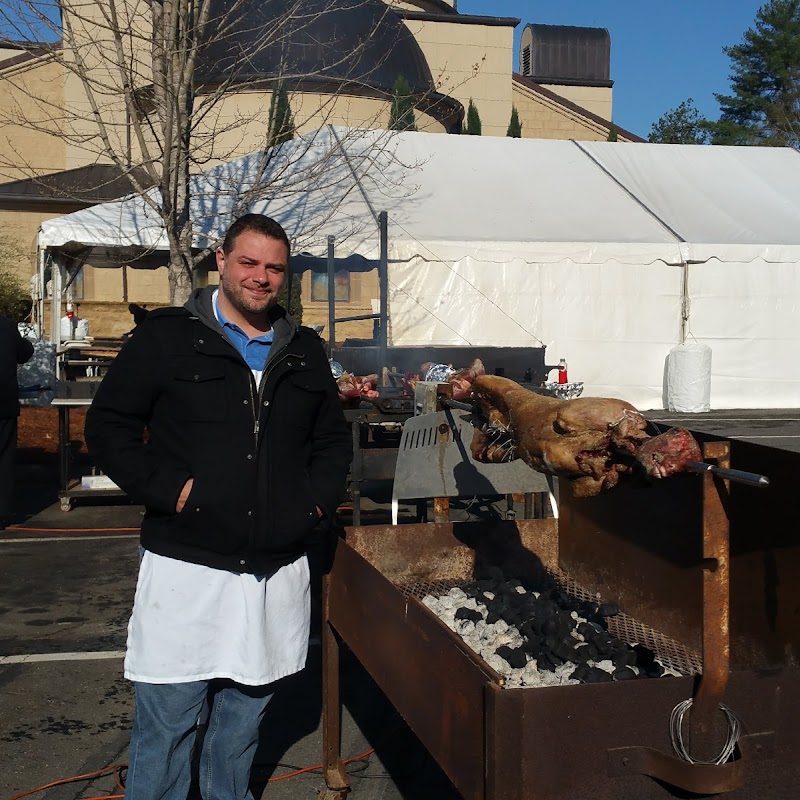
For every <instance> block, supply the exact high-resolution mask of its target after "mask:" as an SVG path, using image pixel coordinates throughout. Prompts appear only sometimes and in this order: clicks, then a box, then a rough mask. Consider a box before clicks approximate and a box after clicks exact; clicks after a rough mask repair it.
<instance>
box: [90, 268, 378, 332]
mask: <svg viewBox="0 0 800 800" xmlns="http://www.w3.org/2000/svg"><path fill="white" fill-rule="evenodd" d="M218 280H219V276H218V274H217V273H216V272H209V273H208V276H207V280H206V281H204V282H205V283H207V284H210V285H213V284H216V283H218ZM127 281H128V299H127V301H124V300H123V283H122V270H121V269H113V268H108V267H93V266H91V265H86V266H84V274H83V293H84V297H83V299H82V300H79V301H76V305H77V314H78V316H79V317H81V318H85V319H88V320H89V333H90V335H91V336H94V337H100V338H103V337H117V336H121V335H122V334H123V333H126V332H127V331H129V330H130V329H131V328H132V327H133V322H132V317H131V315H130V312H129V311H128V303H138V304H139V305H143V306H146V307H147V308H157V307H159V306H163V305H168V304H169V287H168V284H167V270H166V267H162V268H158V269H134V268H132V267H129V268H128V269H127ZM301 292H302V294H301V297H302V303H303V324H304V325H325V326H326V328H327V325H328V303H327V302H319V301H312V300H311V273H310V272H304V273H303V275H302V277H301ZM378 297H379V288H378V273H377V271H376V270H372V271H371V272H356V273H351V275H350V302H349V303H345V302H339V303H337V306H336V313H337V316H351V315H352V316H358V315H361V314H370V313H372V303H371V300H372V299H373V298H374V299H376V300H377V298H378ZM322 336H323V338H324V339H326V338H327V330H326V331H324V332H323V334H322ZM371 336H372V322H371V321H369V320H367V321H359V322H347V323H342V324H340V325H337V326H336V339H337V341H340V342H341V341H343V340H344V339H346V338H348V337H354V338H369V337H371Z"/></svg>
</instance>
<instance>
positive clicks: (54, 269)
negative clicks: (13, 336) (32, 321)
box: [50, 254, 63, 351]
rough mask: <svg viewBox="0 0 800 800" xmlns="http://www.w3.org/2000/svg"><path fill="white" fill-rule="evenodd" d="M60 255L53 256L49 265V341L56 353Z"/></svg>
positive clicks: (59, 295)
mask: <svg viewBox="0 0 800 800" xmlns="http://www.w3.org/2000/svg"><path fill="white" fill-rule="evenodd" d="M61 269H62V267H61V255H60V254H58V255H55V256H54V257H53V260H52V262H51V265H50V286H51V291H52V293H51V295H50V341H51V342H52V343H53V344H54V345H55V346H56V351H57V350H58V348H59V347H60V346H61V292H62V289H61V286H62V279H63V273H62V272H61Z"/></svg>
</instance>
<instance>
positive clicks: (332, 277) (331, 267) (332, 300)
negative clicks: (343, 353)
mask: <svg viewBox="0 0 800 800" xmlns="http://www.w3.org/2000/svg"><path fill="white" fill-rule="evenodd" d="M335 241H336V239H335V237H333V236H329V237H328V358H333V348H334V347H336V259H335V257H334V242H335Z"/></svg>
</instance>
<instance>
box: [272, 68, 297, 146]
mask: <svg viewBox="0 0 800 800" xmlns="http://www.w3.org/2000/svg"><path fill="white" fill-rule="evenodd" d="M267 125H268V128H269V130H268V134H267V147H274V146H275V145H278V144H281V143H283V142H288V141H290V140H292V139H294V134H295V127H294V115H293V114H292V107H291V105H290V104H289V92H288V91H287V90H286V83H285V82H284V81H279V82H278V85H277V86H275V87H274V88H273V90H272V98H271V99H270V101H269V118H268V122H267Z"/></svg>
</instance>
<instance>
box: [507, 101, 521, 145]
mask: <svg viewBox="0 0 800 800" xmlns="http://www.w3.org/2000/svg"><path fill="white" fill-rule="evenodd" d="M506 136H511V137H512V138H514V139H521V138H522V123H521V122H520V121H519V113H518V112H517V107H516V106H511V122H509V123H508V130H507V131H506Z"/></svg>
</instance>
